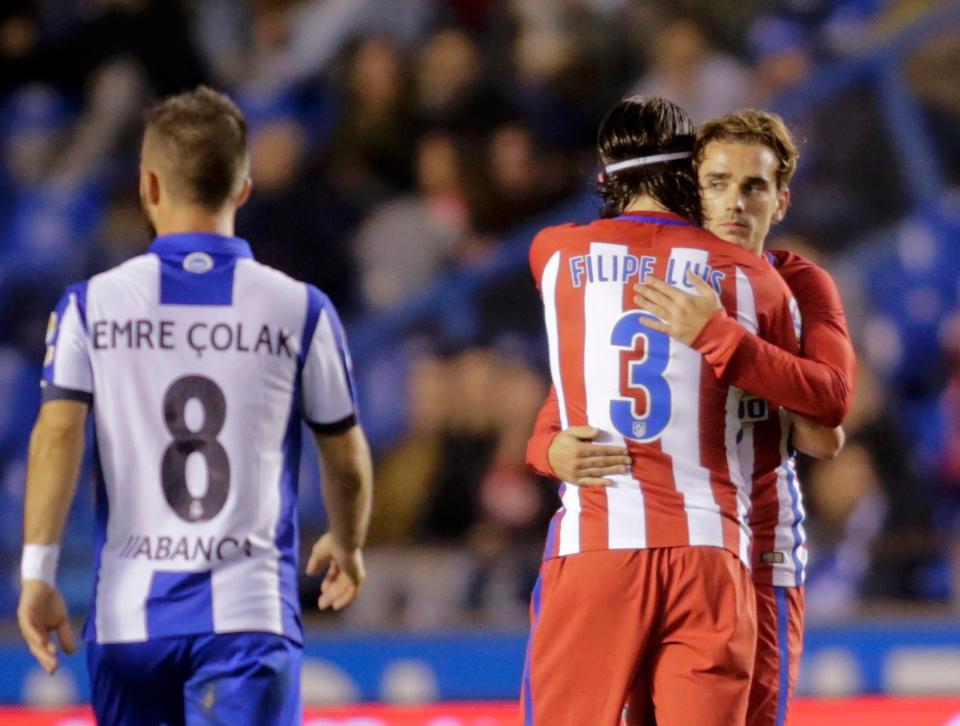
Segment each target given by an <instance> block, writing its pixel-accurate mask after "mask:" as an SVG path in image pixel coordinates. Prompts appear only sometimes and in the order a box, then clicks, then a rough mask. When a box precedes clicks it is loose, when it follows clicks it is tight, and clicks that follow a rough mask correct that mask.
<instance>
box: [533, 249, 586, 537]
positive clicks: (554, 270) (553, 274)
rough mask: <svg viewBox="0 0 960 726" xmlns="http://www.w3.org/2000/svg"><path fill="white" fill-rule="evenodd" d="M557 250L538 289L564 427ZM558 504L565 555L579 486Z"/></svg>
mask: <svg viewBox="0 0 960 726" xmlns="http://www.w3.org/2000/svg"><path fill="white" fill-rule="evenodd" d="M560 258H561V254H560V252H555V253H554V254H553V256H552V257H551V258H550V259H549V260H548V261H547V264H546V265H545V266H544V268H543V275H542V277H541V281H540V290H541V293H542V294H543V311H544V320H545V321H546V328H547V344H548V347H549V350H550V375H551V376H552V377H553V382H554V389H555V390H556V393H557V405H558V406H559V408H560V426H561V428H564V429H565V428H567V427H568V426H569V425H570V419H569V418H568V417H567V405H566V395H565V393H564V390H563V376H562V374H561V371H560V341H559V339H558V335H559V330H560V328H559V326H558V325H557V278H558V277H559V272H560ZM563 489H564V492H563V497H562V499H561V506H562V508H563V509H564V510H565V512H564V515H563V517H562V518H561V519H560V525H559V527H558V529H559V530H560V531H559V532H557V533H556V537H557V538H558V548H559V549H558V554H560V555H569V554H574V553H576V552H579V551H580V488H579V487H577V486H575V485H568V486H565V487H564V488H563Z"/></svg>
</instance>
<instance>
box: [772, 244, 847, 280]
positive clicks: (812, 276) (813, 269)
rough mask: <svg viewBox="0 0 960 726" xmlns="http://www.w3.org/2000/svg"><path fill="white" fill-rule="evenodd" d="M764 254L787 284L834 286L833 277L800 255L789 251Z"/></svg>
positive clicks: (774, 251) (773, 251)
mask: <svg viewBox="0 0 960 726" xmlns="http://www.w3.org/2000/svg"><path fill="white" fill-rule="evenodd" d="M764 254H765V256H766V257H767V259H768V260H769V261H770V264H772V265H773V266H774V267H775V268H776V269H777V272H779V273H780V276H781V277H783V279H784V280H786V281H787V282H788V283H791V281H794V280H796V281H802V282H804V283H808V284H817V285H820V286H822V285H829V286H831V287H833V286H835V285H836V283H834V280H833V276H832V275H831V274H830V273H829V272H828V271H827V270H825V269H824V268H823V267H821V266H820V265H819V264H817V263H816V262H814V261H813V260H811V259H809V258H807V257H804V256H803V255H801V254H798V253H796V252H793V251H791V250H768V251H767V252H765V253H764ZM791 287H792V285H791Z"/></svg>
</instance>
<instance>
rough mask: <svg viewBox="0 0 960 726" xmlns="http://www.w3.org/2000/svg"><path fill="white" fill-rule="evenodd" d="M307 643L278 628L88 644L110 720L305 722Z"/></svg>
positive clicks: (112, 725)
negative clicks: (303, 647) (303, 689)
mask: <svg viewBox="0 0 960 726" xmlns="http://www.w3.org/2000/svg"><path fill="white" fill-rule="evenodd" d="M300 662H301V647H300V646H299V645H297V644H296V643H293V642H292V641H290V640H287V639H286V638H284V637H282V636H280V635H273V634H271V633H229V634H220V635H214V634H212V633H211V634H204V635H186V636H181V637H172V638H155V639H153V640H148V641H146V642H143V643H110V644H98V643H87V663H88V666H89V670H90V689H91V691H92V694H93V711H94V713H95V714H96V717H97V722H98V723H99V724H102V725H103V726H127V725H129V726H154V725H155V726H161V725H162V726H175V725H176V724H184V725H186V724H190V725H191V726H194V725H198V724H211V725H212V724H230V725H231V726H233V725H234V724H236V725H238V726H243V725H245V724H249V725H250V726H287V724H297V725H298V726H299V724H300V723H301V722H302V718H303V714H302V711H303V709H302V707H301V704H300Z"/></svg>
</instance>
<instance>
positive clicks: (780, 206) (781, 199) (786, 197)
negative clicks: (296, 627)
mask: <svg viewBox="0 0 960 726" xmlns="http://www.w3.org/2000/svg"><path fill="white" fill-rule="evenodd" d="M789 208H790V189H789V188H787V187H784V188H783V189H781V190H780V191H778V192H777V211H776V212H775V213H774V215H773V221H774V222H782V221H783V218H784V217H786V216H787V209H789Z"/></svg>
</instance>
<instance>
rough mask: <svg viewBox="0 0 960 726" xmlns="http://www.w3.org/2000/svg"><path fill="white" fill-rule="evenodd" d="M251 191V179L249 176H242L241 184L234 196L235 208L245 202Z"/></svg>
mask: <svg viewBox="0 0 960 726" xmlns="http://www.w3.org/2000/svg"><path fill="white" fill-rule="evenodd" d="M252 191H253V179H251V178H250V177H244V179H243V184H242V185H241V187H240V192H239V193H238V194H237V196H236V208H237V209H240V207H242V206H243V205H244V204H246V203H247V200H248V199H249V198H250V192H252Z"/></svg>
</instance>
